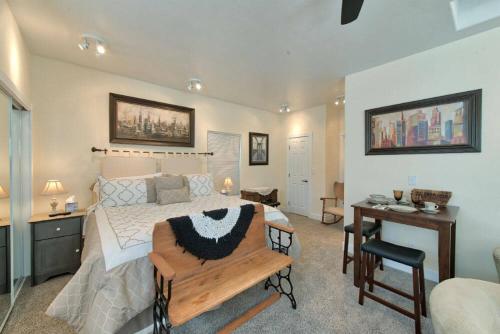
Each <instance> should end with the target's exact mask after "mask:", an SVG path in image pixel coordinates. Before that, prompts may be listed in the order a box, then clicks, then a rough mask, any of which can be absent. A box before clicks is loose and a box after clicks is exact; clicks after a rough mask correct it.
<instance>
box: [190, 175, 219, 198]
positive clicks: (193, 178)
mask: <svg viewBox="0 0 500 334" xmlns="http://www.w3.org/2000/svg"><path fill="white" fill-rule="evenodd" d="M185 176H186V178H187V180H188V182H189V191H190V194H191V196H193V197H201V196H209V195H212V194H213V193H214V180H213V178H212V174H188V175H185Z"/></svg>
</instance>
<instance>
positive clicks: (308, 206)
mask: <svg viewBox="0 0 500 334" xmlns="http://www.w3.org/2000/svg"><path fill="white" fill-rule="evenodd" d="M301 137H308V138H309V145H308V146H309V147H308V151H309V171H308V173H307V174H308V176H307V177H308V180H309V182H308V183H307V203H306V216H307V217H310V216H311V203H312V201H311V199H312V188H313V187H312V186H313V180H312V158H313V152H312V151H313V144H312V143H313V133H312V132H306V133H301V134H295V135H288V137H287V140H286V145H287V146H288V149H287V150H286V188H287V191H286V196H287V211H288V212H291V211H290V210H289V204H290V201H289V199H290V189H291V187H290V177H289V175H290V147H289V140H290V139H293V138H301ZM292 213H293V212H292Z"/></svg>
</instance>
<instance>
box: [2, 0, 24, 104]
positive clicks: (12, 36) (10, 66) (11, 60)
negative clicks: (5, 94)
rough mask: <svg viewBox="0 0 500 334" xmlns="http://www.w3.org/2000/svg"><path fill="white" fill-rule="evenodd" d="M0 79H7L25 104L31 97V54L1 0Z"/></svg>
mask: <svg viewBox="0 0 500 334" xmlns="http://www.w3.org/2000/svg"><path fill="white" fill-rule="evenodd" d="M0 22H1V27H0V77H7V78H8V80H10V81H11V82H12V83H13V84H14V86H15V88H16V89H17V90H18V91H19V92H20V95H21V98H22V99H23V102H27V101H28V99H29V97H30V80H29V79H30V78H29V76H30V74H29V66H28V65H29V52H28V49H27V48H26V46H25V44H24V41H23V37H22V35H21V33H20V31H19V28H18V26H17V23H16V21H15V19H14V16H13V15H12V12H11V10H10V8H9V5H8V4H7V2H6V1H5V0H0Z"/></svg>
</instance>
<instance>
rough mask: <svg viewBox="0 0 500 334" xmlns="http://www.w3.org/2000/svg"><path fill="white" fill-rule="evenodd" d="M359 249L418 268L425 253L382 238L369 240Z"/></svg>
mask: <svg viewBox="0 0 500 334" xmlns="http://www.w3.org/2000/svg"><path fill="white" fill-rule="evenodd" d="M361 250H363V251H365V252H368V253H371V254H375V255H377V256H381V257H384V258H386V259H389V260H392V261H396V262H399V263H402V264H406V265H407V266H410V267H414V268H419V267H420V266H421V265H422V264H423V263H424V259H425V253H424V252H422V251H421V250H419V249H414V248H409V247H403V246H400V245H396V244H391V243H390V242H387V241H382V240H369V241H368V242H365V243H364V244H362V245H361Z"/></svg>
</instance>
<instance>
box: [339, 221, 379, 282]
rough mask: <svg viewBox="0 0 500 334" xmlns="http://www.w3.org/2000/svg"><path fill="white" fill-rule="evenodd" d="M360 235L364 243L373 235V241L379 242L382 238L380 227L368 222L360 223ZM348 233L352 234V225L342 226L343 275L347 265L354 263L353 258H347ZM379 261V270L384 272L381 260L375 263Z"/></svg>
mask: <svg viewBox="0 0 500 334" xmlns="http://www.w3.org/2000/svg"><path fill="white" fill-rule="evenodd" d="M361 224H362V225H361V234H362V235H363V237H364V238H365V241H366V240H368V239H370V238H371V237H372V236H373V235H375V239H377V240H380V239H381V238H382V225H381V224H378V223H372V222H369V221H363V222H362V223H361ZM349 233H352V234H354V224H351V225H347V226H344V259H343V265H342V272H343V273H344V274H345V273H346V270H347V264H349V263H350V262H352V261H354V257H352V256H349V253H348V252H347V250H348V248H349ZM378 261H380V270H384V265H383V263H382V259H381V258H379V259H377V262H378Z"/></svg>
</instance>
